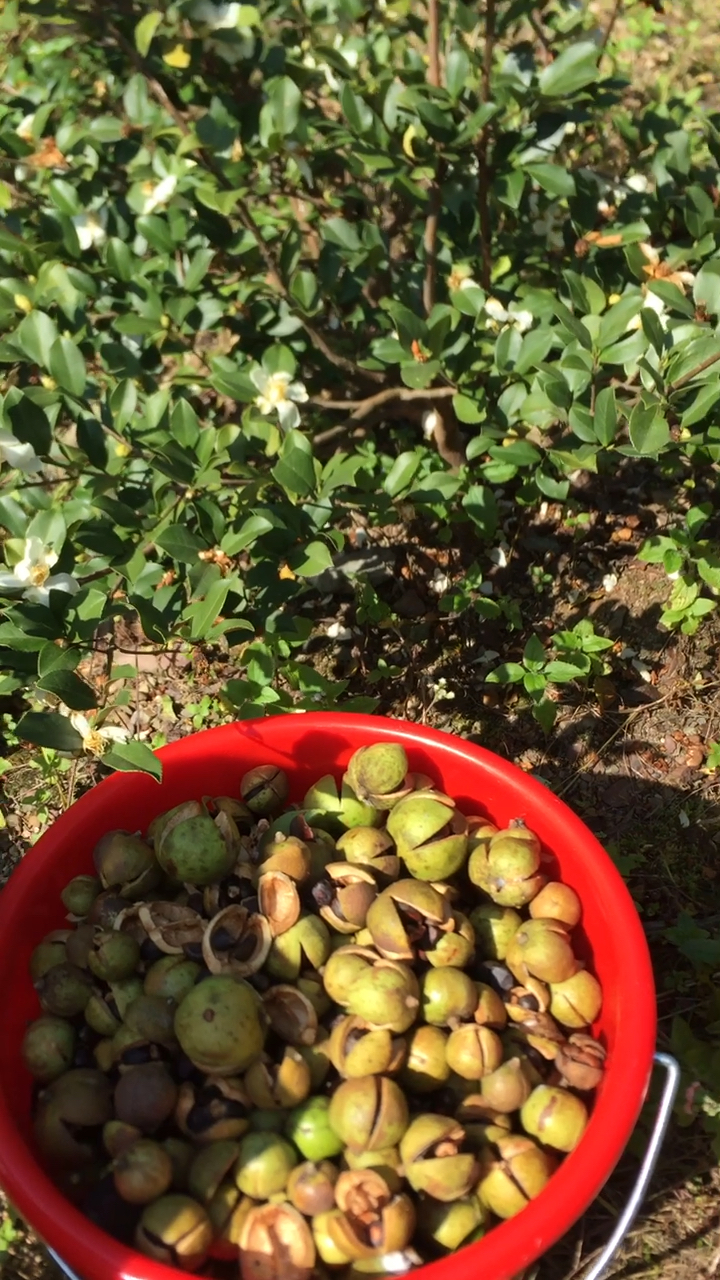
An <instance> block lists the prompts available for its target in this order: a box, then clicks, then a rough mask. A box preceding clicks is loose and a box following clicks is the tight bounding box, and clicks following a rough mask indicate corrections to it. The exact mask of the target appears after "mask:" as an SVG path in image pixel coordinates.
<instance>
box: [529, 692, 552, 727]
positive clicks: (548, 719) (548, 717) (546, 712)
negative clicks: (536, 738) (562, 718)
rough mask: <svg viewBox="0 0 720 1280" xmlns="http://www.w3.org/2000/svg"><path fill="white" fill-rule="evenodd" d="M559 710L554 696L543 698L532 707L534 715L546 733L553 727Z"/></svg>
mask: <svg viewBox="0 0 720 1280" xmlns="http://www.w3.org/2000/svg"><path fill="white" fill-rule="evenodd" d="M557 712H558V709H557V704H556V703H555V702H553V700H552V698H541V699H540V701H539V702H536V703H534V705H533V709H532V713H533V716H534V717H535V719H536V720H537V722H538V724H539V725H540V728H541V729H542V730H543V731H544V732H545V733H549V732H550V730H551V729H552V727H553V725H554V723H555V720H556V718H557Z"/></svg>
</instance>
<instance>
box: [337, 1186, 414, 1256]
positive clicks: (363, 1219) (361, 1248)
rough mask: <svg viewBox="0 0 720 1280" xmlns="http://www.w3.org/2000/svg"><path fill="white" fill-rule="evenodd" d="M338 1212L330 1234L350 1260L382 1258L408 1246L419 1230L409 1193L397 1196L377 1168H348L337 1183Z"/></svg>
mask: <svg viewBox="0 0 720 1280" xmlns="http://www.w3.org/2000/svg"><path fill="white" fill-rule="evenodd" d="M335 1203H336V1205H337V1207H338V1209H339V1211H340V1212H339V1213H338V1214H331V1215H330V1216H329V1219H328V1224H327V1225H328V1230H329V1233H330V1235H331V1237H332V1239H333V1241H334V1243H335V1244H336V1246H337V1247H338V1249H339V1250H340V1251H341V1252H342V1253H344V1254H345V1255H346V1256H347V1257H348V1258H349V1259H351V1260H355V1259H358V1258H372V1257H381V1256H384V1255H385V1254H388V1253H395V1251H396V1250H398V1249H404V1248H405V1246H406V1245H408V1244H409V1243H410V1240H411V1239H412V1234H413V1231H414V1230H415V1209H414V1207H413V1203H412V1201H411V1200H410V1197H409V1196H406V1195H393V1194H392V1192H391V1190H390V1188H389V1187H388V1185H387V1183H386V1181H385V1179H384V1178H383V1177H382V1176H381V1174H379V1173H378V1172H377V1171H376V1170H375V1169H357V1170H350V1169H349V1170H346V1171H345V1172H343V1173H341V1174H340V1177H339V1178H338V1180H337V1183H336V1186H335Z"/></svg>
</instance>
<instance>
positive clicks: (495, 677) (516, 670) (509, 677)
mask: <svg viewBox="0 0 720 1280" xmlns="http://www.w3.org/2000/svg"><path fill="white" fill-rule="evenodd" d="M524 675H525V668H524V667H521V666H520V663H519V662H501V663H500V666H499V667H495V670H494V671H489V672H488V674H487V675H486V677H485V679H486V681H487V682H488V683H489V684H518V683H519V681H520V680H522V678H523V676H524Z"/></svg>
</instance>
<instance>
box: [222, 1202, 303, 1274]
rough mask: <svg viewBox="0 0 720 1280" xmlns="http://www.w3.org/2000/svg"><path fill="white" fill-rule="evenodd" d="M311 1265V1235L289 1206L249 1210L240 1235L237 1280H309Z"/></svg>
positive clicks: (259, 1207) (301, 1218) (296, 1213)
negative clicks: (238, 1279)
mask: <svg viewBox="0 0 720 1280" xmlns="http://www.w3.org/2000/svg"><path fill="white" fill-rule="evenodd" d="M314 1266H315V1242H314V1240H313V1238H312V1232H311V1231H310V1228H309V1226H308V1224H307V1222H306V1221H305V1219H304V1218H303V1216H302V1214H301V1213H298V1210H297V1209H294V1208H293V1207H292V1205H290V1204H264V1205H258V1206H257V1208H255V1209H251V1210H250V1212H249V1213H248V1215H247V1217H246V1218H245V1220H244V1222H243V1225H242V1229H241V1232H240V1276H241V1280H310V1277H311V1275H312V1272H313V1268H314Z"/></svg>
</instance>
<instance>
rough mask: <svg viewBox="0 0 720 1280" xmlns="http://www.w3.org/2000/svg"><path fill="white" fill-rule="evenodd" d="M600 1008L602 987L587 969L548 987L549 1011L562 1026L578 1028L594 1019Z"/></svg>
mask: <svg viewBox="0 0 720 1280" xmlns="http://www.w3.org/2000/svg"><path fill="white" fill-rule="evenodd" d="M601 1008H602V987H601V986H600V983H599V982H598V980H597V978H596V977H594V975H593V974H592V973H588V971H587V969H579V970H578V972H577V973H574V974H573V976H572V977H571V978H567V979H566V981H565V982H556V983H555V984H554V985H551V987H550V1012H551V1014H552V1016H553V1018H557V1020H558V1022H560V1023H562V1025H563V1026H564V1027H572V1028H573V1030H578V1029H579V1028H580V1027H588V1026H590V1024H591V1023H593V1022H594V1021H595V1019H596V1018H597V1016H598V1014H599V1013H600V1010H601Z"/></svg>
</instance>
